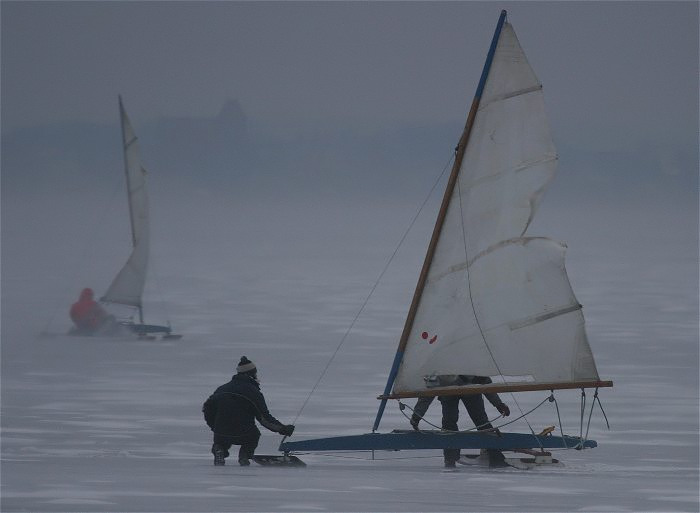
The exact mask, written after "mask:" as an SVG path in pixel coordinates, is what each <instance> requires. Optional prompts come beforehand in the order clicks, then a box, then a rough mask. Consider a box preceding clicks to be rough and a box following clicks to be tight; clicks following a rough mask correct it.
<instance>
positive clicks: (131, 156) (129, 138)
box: [100, 97, 149, 322]
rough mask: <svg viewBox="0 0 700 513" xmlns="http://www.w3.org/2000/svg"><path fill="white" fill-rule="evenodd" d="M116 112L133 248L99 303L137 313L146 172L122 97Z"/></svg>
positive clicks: (144, 256) (143, 263)
mask: <svg viewBox="0 0 700 513" xmlns="http://www.w3.org/2000/svg"><path fill="white" fill-rule="evenodd" d="M119 112H120V115H121V126H122V143H123V149H124V167H125V170H126V186H127V195H128V198H129V214H130V218H131V237H132V239H131V240H132V245H133V249H132V251H131V255H130V256H129V259H128V260H127V261H126V264H124V267H122V269H121V270H120V271H119V273H118V274H117V276H116V277H115V278H114V280H113V281H112V284H111V285H110V286H109V289H108V290H107V292H106V293H105V295H104V296H102V297H101V298H100V300H101V301H107V302H110V303H119V304H122V305H128V306H135V307H138V308H139V311H140V309H141V296H142V294H143V287H144V283H145V281H146V268H147V266H148V249H149V243H148V235H149V234H148V195H147V193H146V170H145V169H144V168H143V167H141V157H140V154H139V145H138V140H137V138H136V134H135V133H134V129H133V128H132V127H131V122H130V121H129V117H128V116H127V115H126V111H125V110H124V105H123V104H122V99H121V97H120V98H119ZM142 322H143V320H142Z"/></svg>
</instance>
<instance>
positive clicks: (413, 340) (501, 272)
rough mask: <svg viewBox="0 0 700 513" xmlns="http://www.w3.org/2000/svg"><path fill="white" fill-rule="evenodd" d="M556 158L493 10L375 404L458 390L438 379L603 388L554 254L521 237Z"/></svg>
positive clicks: (519, 60)
mask: <svg viewBox="0 0 700 513" xmlns="http://www.w3.org/2000/svg"><path fill="white" fill-rule="evenodd" d="M556 161H557V155H556V151H555V148H554V144H553V142H552V139H551V136H550V132H549V124H548V121H547V117H546V115H545V108H544V101H543V95H542V86H541V84H540V82H539V80H538V79H537V77H536V76H535V73H534V72H533V70H532V68H531V67H530V65H529V63H528V61H527V58H526V57H525V54H524V52H523V50H522V48H521V46H520V43H519V42H518V39H517V37H516V35H515V31H514V30H513V27H512V26H511V25H510V24H509V23H507V22H506V21H505V13H504V14H503V16H502V20H501V21H499V25H498V29H497V31H496V34H495V35H494V40H493V42H492V45H491V49H490V51H489V56H488V58H487V63H486V65H485V67H484V73H483V74H482V78H481V82H480V84H479V87H478V89H477V94H476V97H475V100H474V103H473V105H472V111H471V112H470V116H469V119H468V121H467V126H466V128H465V131H464V134H463V136H462V139H461V140H460V144H459V146H458V152H457V156H456V158H455V166H454V168H453V172H452V176H451V178H450V181H449V183H448V188H447V191H446V193H445V198H444V199H443V205H442V208H441V212H440V215H439V217H438V222H437V223H436V226H435V230H434V233H433V239H432V241H431V244H430V247H429V250H428V255H427V256H426V260H425V263H424V266H423V271H422V273H421V277H420V279H419V283H418V286H417V289H416V293H415V295H414V300H413V304H412V305H411V310H410V311H409V316H408V319H407V321H406V325H405V328H404V332H403V335H402V338H401V341H400V345H399V351H398V353H397V357H396V359H395V363H394V368H393V370H392V375H391V376H390V378H389V383H388V384H387V390H386V392H385V395H384V396H383V397H384V398H386V397H415V396H420V395H438V394H440V395H442V394H444V393H469V390H465V388H467V389H468V388H469V387H462V388H460V389H457V390H449V391H446V390H445V389H444V388H439V385H440V379H439V378H438V377H439V376H446V375H447V376H454V375H472V376H489V377H492V379H493V381H494V385H490V386H491V387H492V388H495V387H498V389H499V390H500V391H506V390H537V389H543V388H547V389H549V388H552V389H555V388H574V387H576V388H578V387H579V386H598V385H600V386H610V385H609V384H607V383H609V382H600V381H599V377H598V372H597V370H596V365H595V362H594V359H593V355H592V353H591V349H590V346H589V344H588V340H587V338H586V332H585V329H584V321H583V315H582V312H581V305H579V303H578V301H577V300H576V297H575V296H574V293H573V291H572V289H571V286H570V284H569V279H568V277H567V274H566V269H565V267H564V252H565V246H564V245H563V244H561V243H559V242H555V241H553V240H550V239H547V238H543V237H531V236H528V235H526V232H527V228H528V226H529V225H530V222H531V220H532V218H533V216H534V215H535V212H536V210H537V207H538V205H539V202H540V199H541V198H542V195H543V193H544V191H545V189H546V187H547V185H548V184H549V182H550V181H551V179H552V178H553V176H554V173H555V170H556ZM392 384H393V390H392V389H391V386H392ZM472 388H474V387H473V386H472ZM389 390H392V393H391V394H390V395H388V392H389ZM380 415H381V410H380Z"/></svg>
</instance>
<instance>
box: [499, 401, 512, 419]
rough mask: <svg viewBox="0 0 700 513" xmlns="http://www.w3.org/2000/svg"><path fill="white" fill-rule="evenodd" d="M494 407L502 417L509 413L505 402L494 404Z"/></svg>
mask: <svg viewBox="0 0 700 513" xmlns="http://www.w3.org/2000/svg"><path fill="white" fill-rule="evenodd" d="M496 409H497V410H498V413H500V414H501V415H503V416H504V417H507V416H508V415H510V408H508V406H507V405H506V404H505V403H501V404H499V405H498V406H496Z"/></svg>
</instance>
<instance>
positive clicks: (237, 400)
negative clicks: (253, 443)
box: [202, 374, 284, 436]
mask: <svg viewBox="0 0 700 513" xmlns="http://www.w3.org/2000/svg"><path fill="white" fill-rule="evenodd" d="M202 412H203V413H204V420H205V421H206V423H207V425H208V426H209V427H210V428H211V430H212V431H213V432H214V433H215V434H217V435H220V436H245V435H246V434H247V433H248V432H250V431H251V430H254V429H255V419H258V422H260V424H261V425H262V426H264V427H266V428H267V429H269V430H270V431H275V432H277V433H280V431H281V430H282V429H283V428H284V425H283V424H282V423H281V422H280V421H279V420H277V419H276V418H275V417H273V416H272V415H270V412H269V411H268V410H267V404H265V398H264V397H263V395H262V393H261V392H260V385H259V384H258V382H257V381H255V379H253V378H252V377H251V376H249V375H247V374H236V375H235V376H233V378H231V381H229V382H228V383H226V384H224V385H221V386H220V387H219V388H217V389H216V391H215V392H214V393H213V394H212V395H211V396H209V398H208V399H207V400H206V401H205V403H204V406H203V407H202Z"/></svg>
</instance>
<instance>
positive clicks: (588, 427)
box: [586, 387, 610, 439]
mask: <svg viewBox="0 0 700 513" xmlns="http://www.w3.org/2000/svg"><path fill="white" fill-rule="evenodd" d="M596 401H597V402H598V405H599V406H600V411H602V412H603V417H605V423H606V424H607V425H608V429H610V423H609V422H608V417H607V415H605V410H603V405H602V404H600V398H599V397H598V388H597V387H596V389H595V393H594V394H593V402H591V411H590V413H589V414H588V425H587V426H586V439H588V431H589V430H590V428H591V417H593V408H595V403H596Z"/></svg>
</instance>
